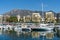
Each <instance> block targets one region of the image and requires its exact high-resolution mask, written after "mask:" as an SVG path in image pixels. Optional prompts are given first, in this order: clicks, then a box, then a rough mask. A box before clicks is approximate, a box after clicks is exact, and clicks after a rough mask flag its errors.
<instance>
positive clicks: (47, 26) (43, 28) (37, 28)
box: [31, 24, 54, 31]
mask: <svg viewBox="0 0 60 40" xmlns="http://www.w3.org/2000/svg"><path fill="white" fill-rule="evenodd" d="M53 29H54V25H50V24H40V25H39V26H32V28H31V30H32V31H53Z"/></svg>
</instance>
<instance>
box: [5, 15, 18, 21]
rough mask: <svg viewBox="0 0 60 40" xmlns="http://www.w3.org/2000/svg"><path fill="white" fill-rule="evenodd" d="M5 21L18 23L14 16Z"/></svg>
mask: <svg viewBox="0 0 60 40" xmlns="http://www.w3.org/2000/svg"><path fill="white" fill-rule="evenodd" d="M6 21H7V22H18V20H17V17H16V16H11V17H10V18H7V19H6Z"/></svg>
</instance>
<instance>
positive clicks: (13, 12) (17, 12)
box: [3, 9, 42, 16]
mask: <svg viewBox="0 0 60 40" xmlns="http://www.w3.org/2000/svg"><path fill="white" fill-rule="evenodd" d="M32 13H40V14H41V13H42V11H31V10H20V9H14V10H11V11H9V12H6V13H5V14H3V15H10V16H16V15H20V16H26V15H32Z"/></svg>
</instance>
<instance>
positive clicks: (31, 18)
mask: <svg viewBox="0 0 60 40" xmlns="http://www.w3.org/2000/svg"><path fill="white" fill-rule="evenodd" d="M10 17H11V16H10V15H3V17H2V15H0V23H1V22H2V18H3V22H7V21H6V20H7V18H10ZM16 18H17V21H16V22H29V23H30V22H38V23H41V22H42V15H41V14H40V13H32V15H25V16H21V15H16ZM44 22H45V23H56V22H60V13H57V14H56V16H55V14H54V12H51V11H47V12H45V14H44Z"/></svg>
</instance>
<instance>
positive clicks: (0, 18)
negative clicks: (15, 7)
mask: <svg viewBox="0 0 60 40" xmlns="http://www.w3.org/2000/svg"><path fill="white" fill-rule="evenodd" d="M2 22H3V15H0V24H2Z"/></svg>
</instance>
